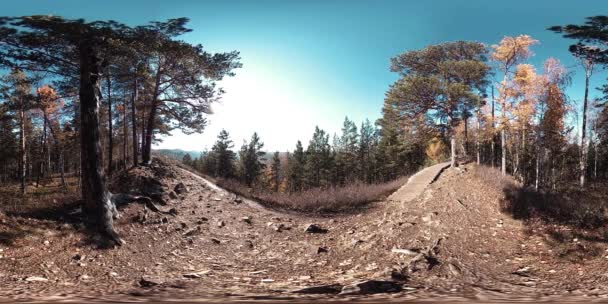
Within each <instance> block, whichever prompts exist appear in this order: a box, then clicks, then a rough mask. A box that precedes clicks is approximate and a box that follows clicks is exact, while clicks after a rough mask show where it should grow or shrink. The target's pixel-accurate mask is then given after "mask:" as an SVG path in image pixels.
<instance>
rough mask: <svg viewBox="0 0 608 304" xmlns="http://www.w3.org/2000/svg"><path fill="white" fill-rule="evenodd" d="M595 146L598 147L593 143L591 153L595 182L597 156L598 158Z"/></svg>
mask: <svg viewBox="0 0 608 304" xmlns="http://www.w3.org/2000/svg"><path fill="white" fill-rule="evenodd" d="M597 146H598V143H597V142H595V144H594V145H593V151H594V152H593V155H594V156H593V179H595V180H597V156H598V155H597V153H598V150H597Z"/></svg>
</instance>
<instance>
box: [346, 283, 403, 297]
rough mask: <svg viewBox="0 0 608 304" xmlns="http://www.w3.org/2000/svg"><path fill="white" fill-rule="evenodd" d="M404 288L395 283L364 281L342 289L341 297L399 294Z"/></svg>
mask: <svg viewBox="0 0 608 304" xmlns="http://www.w3.org/2000/svg"><path fill="white" fill-rule="evenodd" d="M402 289H403V288H402V286H401V284H399V283H396V282H393V281H376V280H369V281H362V282H358V283H354V284H351V285H347V286H344V287H342V291H340V295H362V294H374V293H388V292H398V291H401V290H402Z"/></svg>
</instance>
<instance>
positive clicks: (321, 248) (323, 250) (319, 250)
mask: <svg viewBox="0 0 608 304" xmlns="http://www.w3.org/2000/svg"><path fill="white" fill-rule="evenodd" d="M326 252H329V249H328V248H327V247H317V254H321V253H326Z"/></svg>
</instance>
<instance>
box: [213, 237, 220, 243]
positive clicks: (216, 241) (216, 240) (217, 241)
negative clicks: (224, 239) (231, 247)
mask: <svg viewBox="0 0 608 304" xmlns="http://www.w3.org/2000/svg"><path fill="white" fill-rule="evenodd" d="M211 242H213V243H214V244H219V243H221V241H220V240H218V239H216V238H211Z"/></svg>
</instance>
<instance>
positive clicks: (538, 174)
mask: <svg viewBox="0 0 608 304" xmlns="http://www.w3.org/2000/svg"><path fill="white" fill-rule="evenodd" d="M540 150H541V149H540V148H538V149H537V150H536V151H537V153H536V176H535V178H534V189H536V191H538V180H539V178H540V153H541V152H540Z"/></svg>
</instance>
